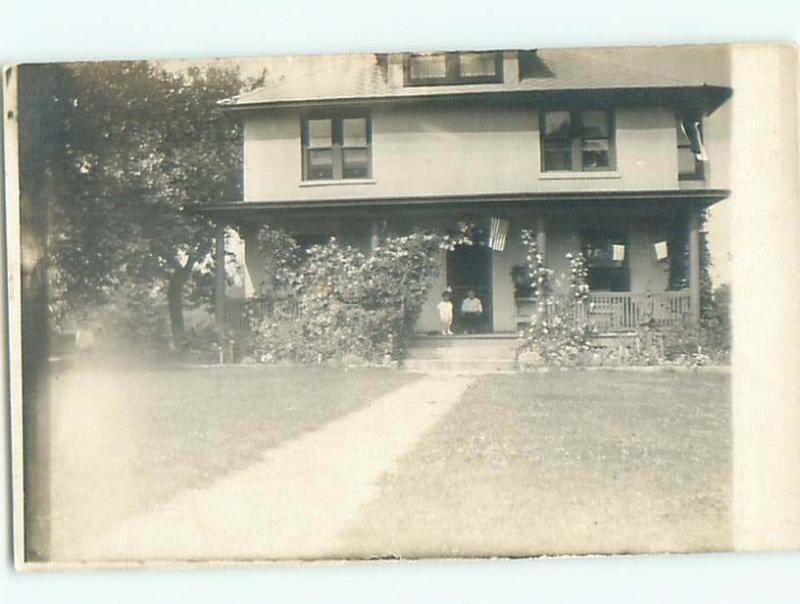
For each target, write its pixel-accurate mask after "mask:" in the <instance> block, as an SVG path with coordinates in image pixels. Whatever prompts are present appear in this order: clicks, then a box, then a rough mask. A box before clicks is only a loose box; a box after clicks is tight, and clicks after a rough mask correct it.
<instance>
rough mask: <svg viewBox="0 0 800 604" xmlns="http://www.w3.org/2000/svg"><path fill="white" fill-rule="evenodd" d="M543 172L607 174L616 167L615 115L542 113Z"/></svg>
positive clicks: (568, 112)
mask: <svg viewBox="0 0 800 604" xmlns="http://www.w3.org/2000/svg"><path fill="white" fill-rule="evenodd" d="M540 122H541V123H540V128H541V143H542V171H543V172H555V171H573V172H588V171H607V170H613V169H614V168H615V163H616V158H615V145H614V116H613V114H612V112H610V111H605V110H598V109H594V110H588V111H546V112H543V113H542V114H541V118H540Z"/></svg>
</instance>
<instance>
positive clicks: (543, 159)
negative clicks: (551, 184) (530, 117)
mask: <svg viewBox="0 0 800 604" xmlns="http://www.w3.org/2000/svg"><path fill="white" fill-rule="evenodd" d="M590 111H602V112H603V113H605V115H606V120H607V126H608V138H607V139H605V138H596V137H594V138H586V137H584V135H583V114H584V113H587V112H590ZM558 112H565V113H569V126H570V127H569V138H568V139H567V140H568V141H569V149H570V160H571V161H570V163H571V166H572V167H571V168H569V169H548V168H547V153H546V151H547V142H548V140H547V130H546V124H547V122H546V119H547V118H546V116H547V114H548V113H558ZM587 140H608V166H600V167H586V166H585V165H584V163H583V144H584V142H585V141H587ZM539 156H540V161H539V171H540V172H541V173H542V174H559V173H560V174H586V173H592V172H615V171H616V169H617V124H616V114H615V111H614V110H613V109H608V108H603V107H600V108H585V109H555V108H553V109H547V110H543V111H540V112H539Z"/></svg>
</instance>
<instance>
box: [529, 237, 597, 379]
mask: <svg viewBox="0 0 800 604" xmlns="http://www.w3.org/2000/svg"><path fill="white" fill-rule="evenodd" d="M522 242H523V244H524V245H525V247H526V256H525V259H526V261H527V267H528V280H529V282H530V283H531V284H532V290H533V293H534V296H533V297H534V300H535V306H536V310H535V311H534V313H533V315H532V316H531V318H530V322H529V324H528V326H527V327H526V329H524V330H523V331H522V332H521V333H520V341H519V346H518V348H517V361H518V363H519V364H520V365H521V366H522V367H533V366H538V365H557V366H576V365H584V364H588V363H589V356H590V355H591V353H592V349H591V346H590V345H589V338H590V337H591V335H592V334H593V333H594V328H593V326H592V325H591V323H590V322H589V321H588V318H587V317H588V313H587V310H588V305H589V286H588V284H587V271H586V262H585V260H584V258H583V255H582V254H567V256H566V257H567V260H568V261H569V265H570V275H569V295H568V296H566V297H564V296H556V295H554V294H553V288H552V283H551V281H552V276H553V271H552V270H550V269H549V268H547V266H546V265H545V263H544V259H543V257H542V255H541V253H540V252H539V249H538V246H537V244H536V238H535V237H534V236H533V234H532V233H531V232H530V231H528V230H523V231H522Z"/></svg>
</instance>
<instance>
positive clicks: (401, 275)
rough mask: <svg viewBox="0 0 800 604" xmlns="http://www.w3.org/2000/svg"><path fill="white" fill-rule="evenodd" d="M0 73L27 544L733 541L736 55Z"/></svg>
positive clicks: (317, 60)
mask: <svg viewBox="0 0 800 604" xmlns="http://www.w3.org/2000/svg"><path fill="white" fill-rule="evenodd" d="M4 86H5V88H4V92H5V110H4V116H5V118H6V122H5V136H6V147H5V148H6V154H7V155H6V166H7V168H9V174H8V175H7V179H9V181H13V183H15V186H16V190H17V191H18V203H17V206H16V209H14V208H12V207H11V201H12V200H11V199H9V214H8V215H9V219H10V220H9V227H8V228H9V232H11V230H12V229H18V230H17V232H16V239H14V238H12V237H10V238H9V242H11V243H12V244H13V243H15V242H16V244H17V245H18V256H17V257H16V258H14V257H13V255H12V256H11V260H10V262H11V264H10V270H11V271H12V272H13V271H17V274H18V280H19V281H18V282H19V287H20V288H21V289H20V292H21V297H20V303H19V309H18V312H19V315H18V316H16V317H15V316H14V315H13V314H12V317H11V318H12V322H13V325H15V326H16V327H15V328H14V327H12V336H13V334H14V333H16V336H17V338H18V341H19V343H20V347H19V351H20V352H21V360H20V363H21V373H20V374H19V377H18V379H19V385H20V391H21V393H22V400H21V401H19V404H18V406H17V407H16V410H17V416H16V418H17V422H16V424H15V425H16V428H18V440H17V441H16V442H17V444H18V448H17V450H16V451H15V452H17V453H18V459H17V460H16V463H17V465H15V468H17V469H18V470H19V473H18V478H19V480H18V481H17V483H16V484H15V489H16V490H15V505H16V506H17V507H16V509H17V511H18V514H17V516H16V518H15V522H17V523H18V525H17V526H15V530H16V536H17V546H18V549H17V553H18V556H22V559H21V560H19V562H25V563H45V564H54V565H58V564H64V565H80V564H87V565H95V566H104V565H114V564H120V563H140V562H167V563H168V562H175V563H177V562H208V561H223V562H231V563H237V562H268V561H276V560H277V561H319V560H374V559H426V558H434V559H440V558H482V557H528V556H540V555H562V554H632V553H662V552H671V553H672V552H717V551H731V550H733V549H735V547H734V528H733V507H734V502H733V497H734V495H733V477H734V471H733V442H732V439H733V429H732V395H731V380H732V371H731V348H732V347H731V332H732V327H731V313H730V304H731V298H732V292H734V293H735V292H736V291H737V290H736V288H738V287H739V286H740V284H739V282H735V283H734V282H733V281H732V278H731V277H732V269H731V263H732V259H733V254H734V251H733V249H732V244H731V234H730V229H731V226H730V205H731V204H733V203H738V202H739V201H740V199H738V198H737V192H736V190H733V189H732V187H731V148H730V141H731V137H732V120H731V106H732V104H733V103H734V102H735V99H736V85H735V82H734V81H732V78H731V66H730V47H729V46H725V45H718V46H687V47H674V48H646V47H642V48H616V49H615V48H604V49H552V50H548V49H511V50H509V49H500V50H484V49H481V50H460V51H455V50H448V51H441V52H386V53H370V54H346V55H330V56H292V57H267V58H264V59H252V58H250V59H241V60H233V59H219V60H211V59H209V60H193V61H178V60H164V61H118V62H84V63H48V64H26V65H20V66H16V67H9V68H7V69H6V70H5V71H4ZM9 150H10V153H9ZM9 181H7V182H9ZM14 220H16V222H17V224H13V222H14ZM737 253H738V251H737ZM12 311H13V309H12ZM15 319H16V322H14V320H15ZM13 329H16V330H17V331H16V332H13Z"/></svg>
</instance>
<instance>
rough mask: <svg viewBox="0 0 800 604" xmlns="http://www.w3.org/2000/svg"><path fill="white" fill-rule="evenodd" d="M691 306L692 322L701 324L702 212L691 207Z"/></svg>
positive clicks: (689, 225)
mask: <svg viewBox="0 0 800 604" xmlns="http://www.w3.org/2000/svg"><path fill="white" fill-rule="evenodd" d="M688 227H689V304H690V311H691V317H692V322H693V323H695V324H697V323H699V322H700V211H699V210H698V209H697V208H696V207H694V206H693V205H690V206H689V220H688Z"/></svg>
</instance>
